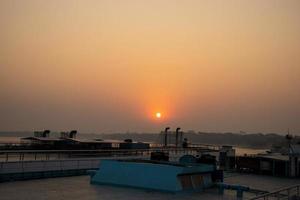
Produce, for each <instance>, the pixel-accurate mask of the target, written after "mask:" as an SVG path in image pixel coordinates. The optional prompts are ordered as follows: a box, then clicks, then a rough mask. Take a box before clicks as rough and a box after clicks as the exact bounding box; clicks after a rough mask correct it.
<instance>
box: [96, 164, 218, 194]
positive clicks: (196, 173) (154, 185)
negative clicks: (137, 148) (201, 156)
mask: <svg viewBox="0 0 300 200" xmlns="http://www.w3.org/2000/svg"><path fill="white" fill-rule="evenodd" d="M215 172H216V170H215V166H214V165H207V164H196V163H188V164H182V163H171V162H160V161H149V160H103V161H101V163H100V167H99V170H97V171H94V172H93V173H91V183H92V184H109V185H116V186H127V187H135V188H142V189H151V190H160V191H167V192H179V191H183V190H202V189H204V188H208V187H211V186H212V185H213V184H214V181H216V180H214V179H215V176H214V173H215Z"/></svg>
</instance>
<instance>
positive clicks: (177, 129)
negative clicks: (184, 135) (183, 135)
mask: <svg viewBox="0 0 300 200" xmlns="http://www.w3.org/2000/svg"><path fill="white" fill-rule="evenodd" d="M179 130H180V127H178V128H176V144H175V145H176V147H178V137H179Z"/></svg>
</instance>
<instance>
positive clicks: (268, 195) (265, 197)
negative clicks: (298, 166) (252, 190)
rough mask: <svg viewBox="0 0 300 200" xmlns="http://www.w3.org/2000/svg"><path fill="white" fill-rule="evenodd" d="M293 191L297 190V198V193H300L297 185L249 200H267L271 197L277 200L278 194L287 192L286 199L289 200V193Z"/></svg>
mask: <svg viewBox="0 0 300 200" xmlns="http://www.w3.org/2000/svg"><path fill="white" fill-rule="evenodd" d="M293 189H297V194H296V195H297V196H298V197H299V194H300V193H299V192H300V184H299V185H293V186H288V187H284V188H281V189H279V190H275V191H272V192H269V193H266V194H262V195H259V196H255V197H253V198H250V200H257V199H264V200H265V199H268V197H271V196H276V197H277V199H279V194H280V193H281V192H285V191H286V192H287V196H285V197H287V198H288V199H290V197H291V196H290V195H291V194H290V191H291V190H293Z"/></svg>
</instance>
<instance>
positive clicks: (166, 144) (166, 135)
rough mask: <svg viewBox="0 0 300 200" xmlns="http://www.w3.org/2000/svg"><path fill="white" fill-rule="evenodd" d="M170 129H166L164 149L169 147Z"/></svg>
mask: <svg viewBox="0 0 300 200" xmlns="http://www.w3.org/2000/svg"><path fill="white" fill-rule="evenodd" d="M169 129H170V127H167V128H166V129H165V139H164V147H167V146H168V130H169Z"/></svg>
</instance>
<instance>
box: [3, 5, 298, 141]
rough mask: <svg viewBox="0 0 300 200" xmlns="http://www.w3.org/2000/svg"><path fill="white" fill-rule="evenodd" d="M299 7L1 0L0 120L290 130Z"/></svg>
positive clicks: (94, 128) (26, 125) (8, 123)
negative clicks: (157, 116) (157, 114)
mask: <svg viewBox="0 0 300 200" xmlns="http://www.w3.org/2000/svg"><path fill="white" fill-rule="evenodd" d="M299 10H300V1H298V0H285V1H281V0H270V1H261V0H247V1H246V0H236V1H233V0H228V1H223V0H219V1H218V0H151V1H149V0H126V1H124V0H78V1H75V0H51V1H48V0H26V1H20V0H0V44H1V45H0V130H10V131H20V130H40V129H50V130H56V131H63V130H69V129H77V130H79V131H80V132H97V133H113V132H159V131H161V130H163V129H164V127H166V126H170V127H171V128H172V129H175V128H176V127H178V126H180V127H181V128H182V129H183V130H197V131H198V130H199V131H209V132H239V131H244V132H264V133H268V132H277V133H282V134H284V133H286V132H287V130H288V129H290V131H291V133H292V134H299V135H300V121H299V120H300V105H299V103H300V12H299ZM157 112H160V113H161V118H156V113H157Z"/></svg>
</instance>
